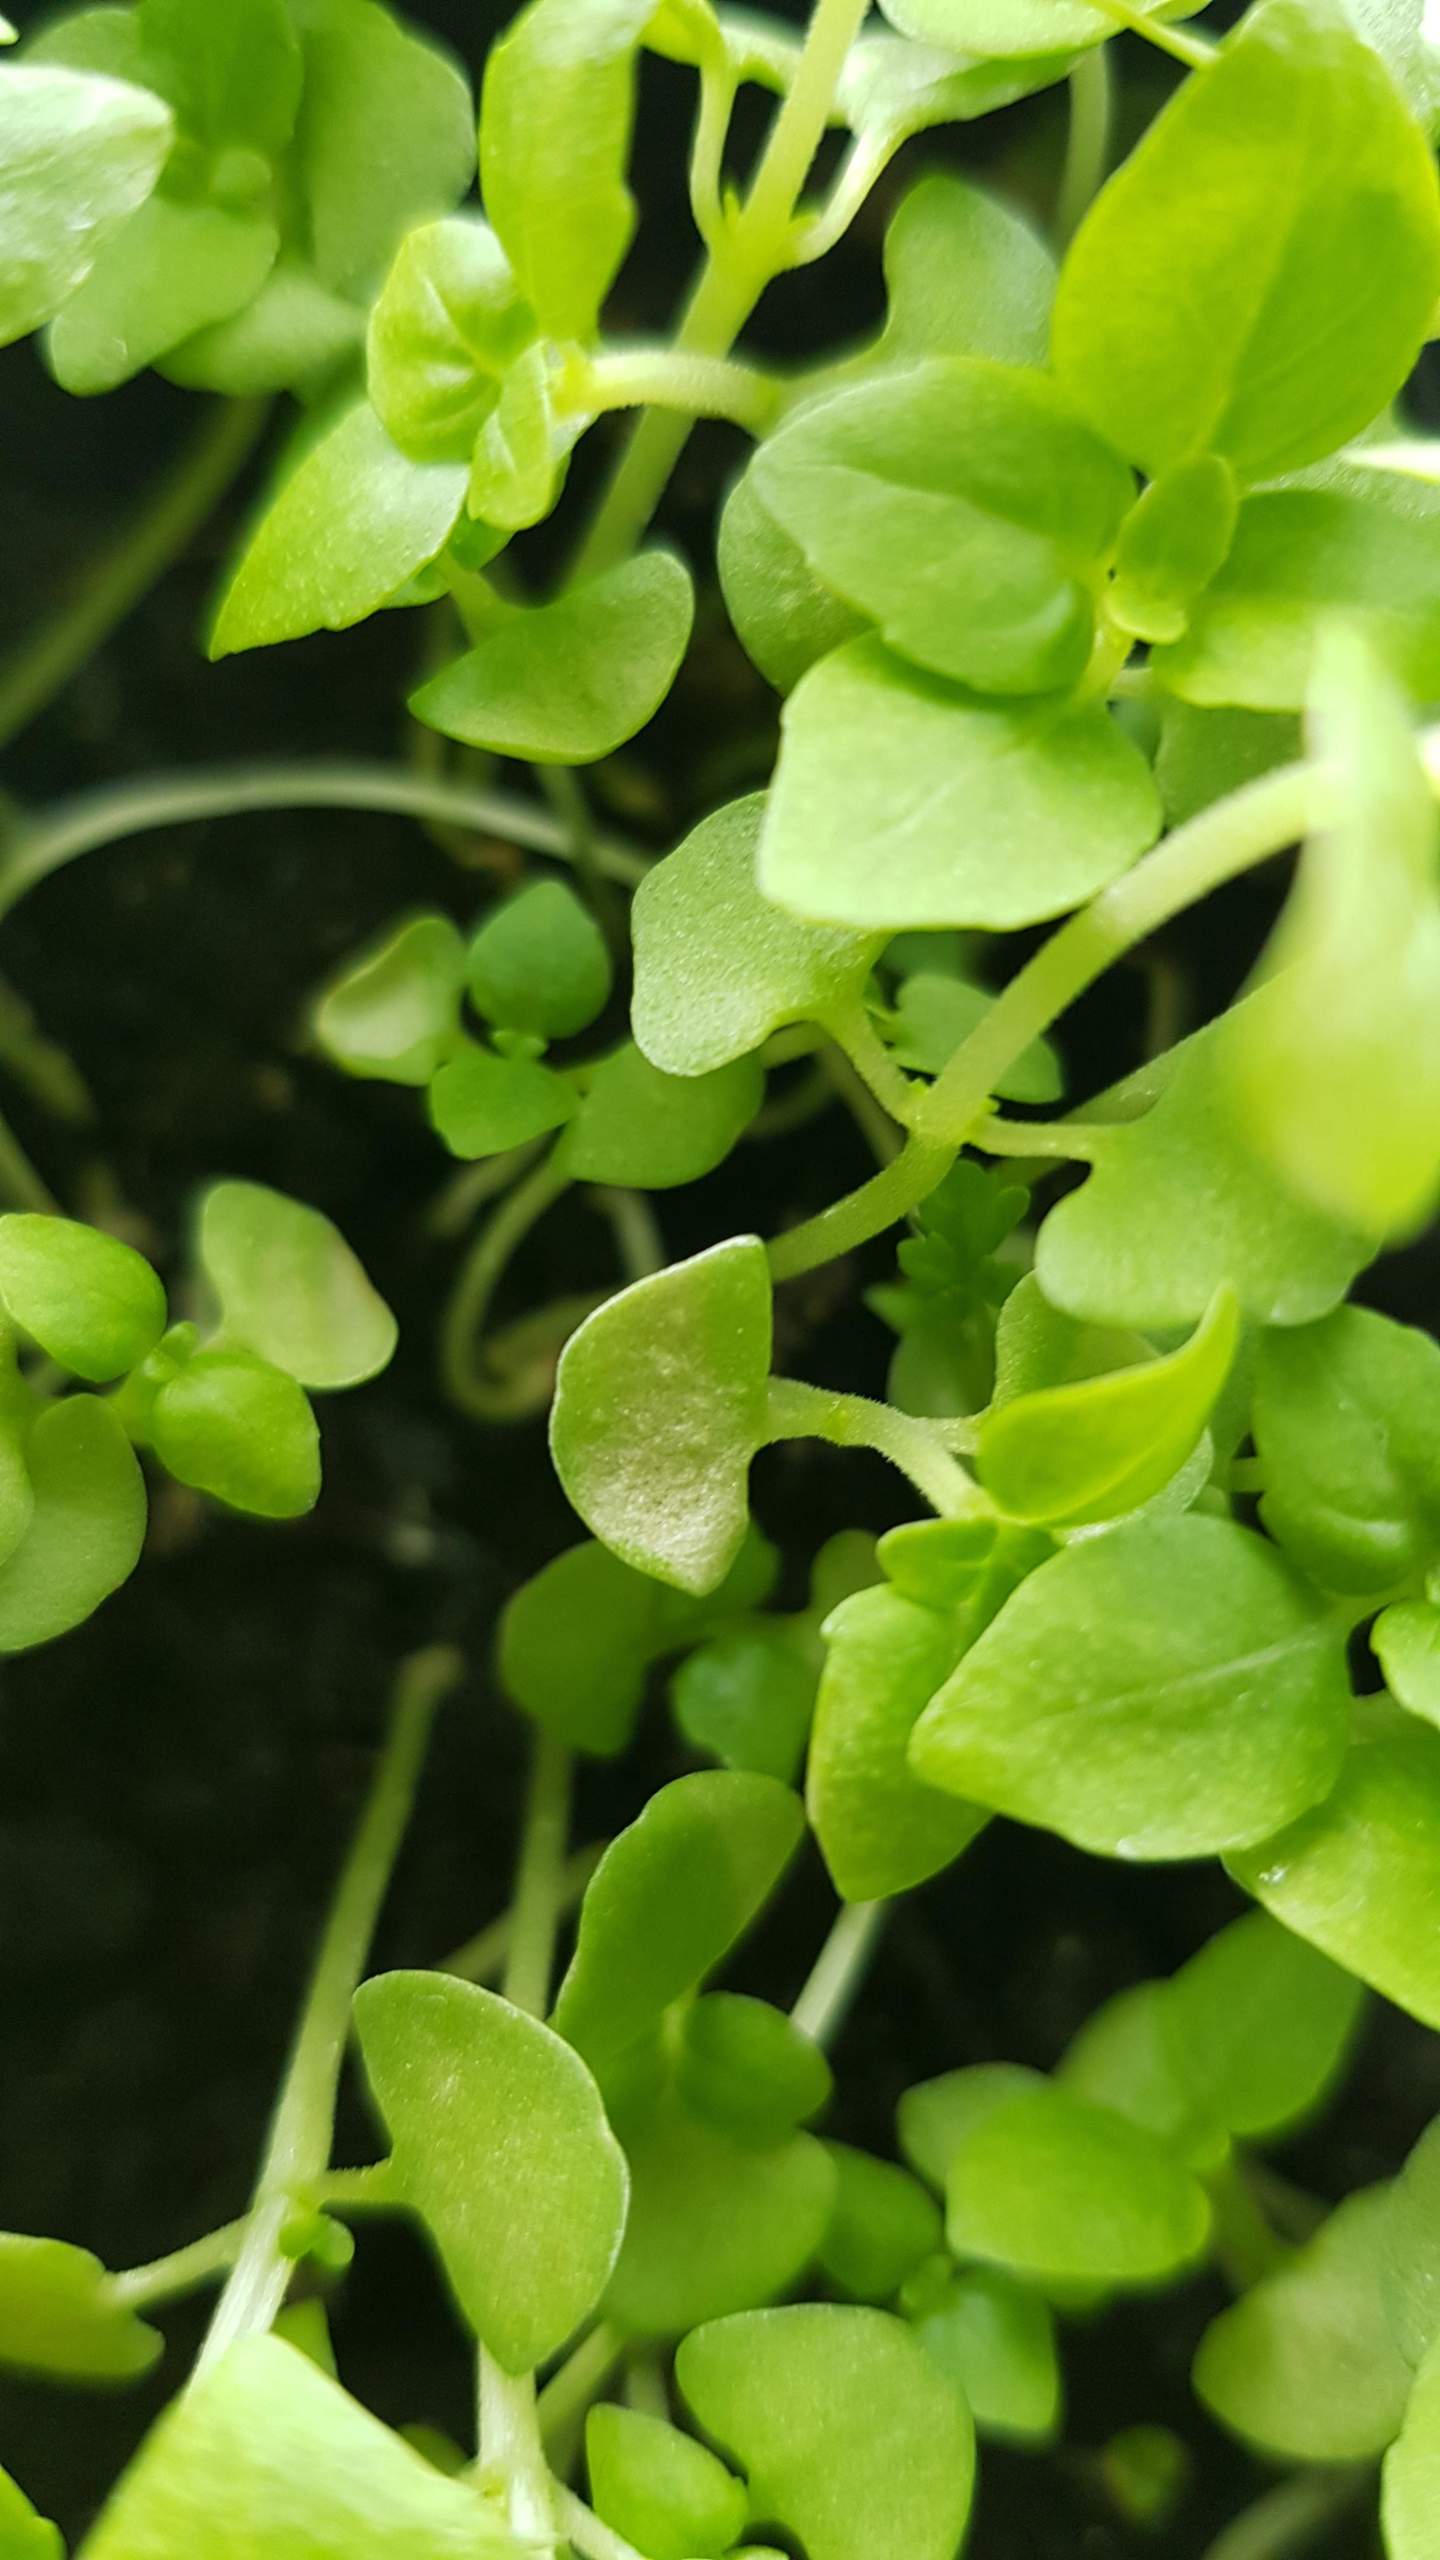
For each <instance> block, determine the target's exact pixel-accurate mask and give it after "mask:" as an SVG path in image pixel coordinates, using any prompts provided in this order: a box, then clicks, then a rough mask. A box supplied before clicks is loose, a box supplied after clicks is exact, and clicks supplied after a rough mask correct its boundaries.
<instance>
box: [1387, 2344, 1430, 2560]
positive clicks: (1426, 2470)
mask: <svg viewBox="0 0 1440 2560" xmlns="http://www.w3.org/2000/svg"><path fill="white" fill-rule="evenodd" d="M1437 2498H1440V2355H1436V2354H1434V2353H1432V2354H1431V2355H1430V2356H1429V2357H1428V2358H1427V2360H1426V2362H1425V2364H1424V2366H1423V2367H1422V2369H1421V2372H1420V2375H1419V2379H1418V2380H1417V2382H1416V2385H1415V2388H1414V2390H1413V2391H1412V2393H1411V2395H1410V2400H1409V2404H1408V2406H1407V2408H1406V2411H1405V2423H1404V2425H1403V2427H1402V2428H1401V2430H1400V2434H1399V2437H1398V2438H1397V2440H1396V2442H1395V2443H1394V2444H1393V2445H1392V2446H1391V2448H1390V2451H1389V2452H1388V2453H1387V2455H1386V2457H1385V2472H1384V2492H1383V2495H1382V2498H1381V2503H1380V2512H1381V2517H1382V2520H1383V2523H1384V2529H1385V2547H1386V2550H1387V2552H1388V2553H1389V2555H1390V2560H1435V2549H1436V2541H1435V2518H1436V2515H1437V2513H1440V2505H1437Z"/></svg>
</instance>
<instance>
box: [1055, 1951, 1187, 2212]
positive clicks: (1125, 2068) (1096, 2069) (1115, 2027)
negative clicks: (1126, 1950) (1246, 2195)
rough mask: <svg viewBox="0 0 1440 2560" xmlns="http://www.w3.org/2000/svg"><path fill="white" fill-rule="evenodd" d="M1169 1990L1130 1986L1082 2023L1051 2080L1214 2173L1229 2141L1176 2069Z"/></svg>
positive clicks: (1149, 1984) (1143, 1984) (1159, 1985)
mask: <svg viewBox="0 0 1440 2560" xmlns="http://www.w3.org/2000/svg"><path fill="white" fill-rule="evenodd" d="M1170 1990H1171V1985H1170V1984H1169V1983H1168V1982H1136V1983H1132V1984H1131V1985H1130V1987H1129V1989H1128V1990H1125V1991H1119V1992H1117V1993H1116V1994H1115V1997H1114V1998H1113V1999H1111V2000H1107V2001H1105V2003H1104V2004H1103V2006H1102V2007H1101V2008H1099V2009H1096V2010H1095V2011H1094V2012H1093V2013H1092V2015H1091V2016H1090V2017H1089V2018H1087V2019H1086V2021H1085V2024H1084V2026H1083V2027H1082V2028H1081V2029H1080V2032H1079V2034H1078V2035H1077V2036H1076V2037H1075V2038H1074V2039H1073V2040H1072V2042H1071V2043H1070V2044H1069V2045H1067V2047H1066V2049H1065V2052H1064V2054H1063V2055H1062V2057H1061V2061H1060V2066H1059V2071H1058V2074H1057V2077H1058V2079H1059V2081H1060V2084H1061V2086H1062V2087H1064V2088H1067V2089H1069V2090H1071V2091H1073V2093H1074V2095H1075V2096H1076V2097H1077V2098H1084V2099H1087V2100H1088V2101H1089V2103H1090V2104H1091V2105H1092V2106H1096V2107H1106V2108H1108V2109H1109V2110H1110V2111H1111V2112H1112V2113H1113V2114H1115V2115H1118V2116H1128V2117H1129V2119H1130V2121H1131V2123H1132V2124H1140V2125H1144V2126H1146V2127H1147V2129H1148V2130H1149V2131H1150V2132H1151V2133H1157V2134H1159V2135H1160V2137H1161V2139H1162V2140H1163V2141H1164V2142H1166V2143H1167V2144H1168V2145H1169V2146H1170V2148H1171V2149H1172V2150H1173V2151H1174V2152H1175V2153H1176V2154H1177V2156H1178V2157H1179V2158H1180V2159H1182V2160H1184V2161H1185V2162H1187V2164H1188V2165H1189V2166H1191V2167H1192V2168H1197V2169H1202V2170H1208V2169H1216V2168H1219V2167H1220V2166H1221V2164H1222V2162H1223V2161H1224V2158H1225V2155H1226V2152H1227V2149H1228V2143H1227V2139H1226V2137H1225V2135H1224V2134H1223V2133H1221V2132H1220V2131H1219V2130H1218V2129H1217V2127H1216V2125H1215V2123H1214V2121H1213V2119H1212V2118H1211V2117H1210V2115H1209V2112H1208V2109H1207V2107H1206V2104H1205V2101H1204V2093H1203V2092H1202V2093H1201V2096H1200V2099H1199V2101H1198V2103H1197V2098H1196V2093H1195V2090H1194V2089H1193V2087H1192V2085H1191V2082H1190V2079H1189V2077H1188V2075H1187V2074H1186V2073H1185V2072H1184V2071H1183V2069H1182V2067H1181V2063H1180V2060H1179V2059H1178V2058H1177V2056H1176V2053H1175V2049H1174V2038H1173V2036H1172V2035H1171V2033H1170V2029H1169V2007H1170Z"/></svg>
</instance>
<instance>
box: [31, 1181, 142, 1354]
mask: <svg viewBox="0 0 1440 2560" xmlns="http://www.w3.org/2000/svg"><path fill="white" fill-rule="evenodd" d="M0 1304H3V1306H4V1309H5V1312H6V1314H7V1315H8V1316H9V1317H10V1319H11V1322H12V1323H13V1324H16V1325H18V1326H19V1328H20V1331H21V1332H22V1333H25V1334H28V1335H29V1337H30V1339H31V1341H32V1342H36V1343H38V1344H39V1346H40V1349H41V1350H42V1351H43V1352H45V1353H46V1354H47V1356H48V1357H49V1358H50V1359H51V1360H54V1361H56V1362H58V1364H59V1366H60V1367H61V1368H62V1369H68V1370H69V1371H70V1372H71V1375H72V1376H74V1377H77V1378H88V1379H91V1380H93V1381H96V1382H101V1381H104V1380H107V1379H110V1378H119V1377H123V1375H124V1373H125V1371H126V1370H127V1369H133V1368H135V1367H137V1366H138V1364H139V1363H140V1361H142V1360H143V1359H144V1358H145V1356H146V1354H147V1352H150V1351H153V1349H154V1347H155V1345H156V1343H157V1342H158V1341H159V1339H160V1336H161V1334H162V1333H163V1332H164V1330H165V1292H164V1290H163V1289H162V1288H161V1286H160V1283H159V1281H158V1280H157V1279H156V1277H155V1274H154V1272H153V1271H152V1270H151V1268H150V1265H149V1263H148V1262H147V1261H146V1260H145V1258H144V1256H143V1255H142V1254H138V1253H137V1252H136V1251H135V1249H134V1246H133V1245H128V1244H122V1243H121V1241H120V1239H119V1237H118V1236H110V1235H106V1234H104V1233H103V1232H102V1230H101V1229H100V1228H98V1227H87V1226H82V1225H81V1224H80V1223H79V1221H78V1220H76V1219H73V1218H51V1217H45V1216H42V1215H39V1214H36V1213H34V1212H23V1213H17V1214H12V1215H10V1216H8V1217H0Z"/></svg>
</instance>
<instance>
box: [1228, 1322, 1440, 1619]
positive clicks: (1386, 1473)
mask: <svg viewBox="0 0 1440 2560" xmlns="http://www.w3.org/2000/svg"><path fill="white" fill-rule="evenodd" d="M1254 1428H1255V1445H1256V1447H1257V1449H1258V1450H1259V1453H1260V1464H1261V1467H1262V1469H1263V1472H1264V1477H1265V1493H1264V1497H1263V1499H1262V1502H1261V1506H1260V1509H1261V1517H1262V1518H1263V1520H1264V1522H1265V1526H1266V1528H1267V1529H1268V1530H1269V1531H1270V1534H1271V1536H1272V1537H1275V1538H1278V1539H1279V1541H1280V1544H1281V1545H1282V1546H1283V1547H1285V1548H1287V1549H1288V1550H1289V1552H1290V1553H1291V1554H1292V1555H1293V1556H1294V1557H1295V1559H1296V1562H1297V1563H1298V1564H1300V1565H1301V1566H1302V1567H1303V1569H1304V1571H1305V1572H1306V1573H1308V1574H1309V1575H1310V1576H1311V1577H1312V1579H1313V1580H1314V1581H1316V1582H1319V1583H1321V1584H1322V1585H1323V1586H1324V1587H1325V1588H1326V1589H1327V1590H1331V1591H1355V1592H1372V1591H1385V1590H1387V1589H1389V1588H1391V1587H1392V1586H1393V1585H1394V1584H1396V1583H1399V1582H1404V1581H1405V1580H1406V1579H1407V1577H1408V1576H1410V1575H1411V1574H1413V1573H1415V1572H1416V1570H1417V1569H1419V1568H1423V1567H1424V1566H1425V1565H1427V1564H1428V1563H1429V1562H1430V1560H1431V1559H1432V1557H1434V1556H1436V1555H1437V1554H1440V1348H1437V1346H1436V1345H1435V1343H1433V1342H1432V1341H1431V1339H1430V1337H1429V1335H1428V1334H1424V1333H1419V1332H1417V1331H1416V1330H1415V1329H1414V1327H1412V1326H1410V1325H1401V1324H1396V1323H1394V1322H1393V1321H1392V1319H1391V1318H1390V1317H1389V1316H1380V1315H1375V1314H1372V1313H1371V1311H1370V1309H1369V1308H1367V1307H1337V1308H1336V1310H1335V1313H1334V1314H1333V1315H1332V1316H1327V1317H1326V1318H1325V1319H1324V1322H1323V1323H1321V1324H1310V1325H1302V1326H1299V1327H1297V1328H1296V1329H1295V1330H1294V1331H1293V1332H1283V1333H1279V1332H1273V1333H1268V1334H1266V1335H1264V1336H1263V1337H1262V1339H1261V1343H1260V1355H1259V1360H1258V1363H1257V1367H1256V1373H1255V1407H1254Z"/></svg>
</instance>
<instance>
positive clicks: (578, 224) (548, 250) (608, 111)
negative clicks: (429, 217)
mask: <svg viewBox="0 0 1440 2560" xmlns="http://www.w3.org/2000/svg"><path fill="white" fill-rule="evenodd" d="M653 7H654V0H529V6H528V7H526V8H524V9H522V10H521V12H520V15H519V16H518V18H517V19H516V20H515V22H514V24H513V25H512V26H511V27H510V28H509V30H508V32H507V33H506V34H505V35H504V36H503V37H502V38H501V40H500V42H499V43H498V44H497V45H496V46H495V47H494V48H493V50H492V52H491V54H490V58H489V61H488V62H487V64H486V68H485V86H484V90H483V93H482V99H481V112H480V183H481V190H482V192H483V194H484V198H485V210H486V212H487V214H488V215H489V217H490V220H491V221H492V222H493V223H494V225H495V228H496V230H497V231H498V232H499V234H500V237H501V239H502V240H503V241H504V243H505V247H506V249H507V251H508V252H509V256H510V262H511V264H512V266H513V267H514V269H515V272H516V274H517V276H518V277H519V279H520V282H521V286H522V288H523V290H524V292H525V294H526V295H527V297H528V299H529V301H530V302H531V303H532V304H533V306H534V308H535V311H536V312H537V313H538V315H539V318H540V322H541V325H542V327H543V328H545V329H547V330H548V331H549V332H550V334H551V336H552V337H556V338H588V337H589V336H590V334H591V332H592V330H593V329H594V327H595V324H596V322H597V320H598V318H599V315H600V306H601V303H602V302H603V301H604V299H605V296H606V294H607V292H608V291H609V289H610V285H611V282H612V280H613V278H614V275H615V271H616V269H617V268H618V266H619V264H620V261H621V259H622V258H623V257H624V255H625V251H626V249H627V248H628V246H629V243H630V234H631V231H632V229H633V227H634V220H635V208H634V205H633V203H632V201H631V196H630V190H629V188H628V187H627V186H626V184H625V163H626V160H627V157H628V154H629V147H630V124H631V118H632V116H633V113H634V90H635V55H636V50H637V48H638V45H639V42H640V37H641V35H642V34H643V32H644V28H645V22H646V20H647V18H648V17H649V16H650V15H651V12H652V9H653Z"/></svg>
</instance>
